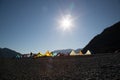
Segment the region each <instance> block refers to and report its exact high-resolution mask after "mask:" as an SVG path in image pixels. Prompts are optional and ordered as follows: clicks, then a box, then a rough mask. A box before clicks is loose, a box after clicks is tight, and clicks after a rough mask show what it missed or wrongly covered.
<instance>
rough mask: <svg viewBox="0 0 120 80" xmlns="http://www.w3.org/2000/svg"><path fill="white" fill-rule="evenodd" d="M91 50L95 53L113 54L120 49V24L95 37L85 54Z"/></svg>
mask: <svg viewBox="0 0 120 80" xmlns="http://www.w3.org/2000/svg"><path fill="white" fill-rule="evenodd" d="M88 49H89V50H91V51H92V52H93V53H113V52H115V51H116V50H119V49H120V22H118V23H116V24H114V25H112V26H111V27H108V28H106V29H104V31H103V32H102V33H101V34H98V35H97V36H95V37H94V38H93V39H92V40H91V41H90V42H89V43H88V45H86V47H84V48H83V52H86V50H88Z"/></svg>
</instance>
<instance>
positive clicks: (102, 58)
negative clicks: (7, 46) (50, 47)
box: [0, 53, 120, 80]
mask: <svg viewBox="0 0 120 80" xmlns="http://www.w3.org/2000/svg"><path fill="white" fill-rule="evenodd" d="M0 80H120V53H117V54H107V55H92V56H75V57H44V58H38V59H31V58H24V59H23V58H22V59H0Z"/></svg>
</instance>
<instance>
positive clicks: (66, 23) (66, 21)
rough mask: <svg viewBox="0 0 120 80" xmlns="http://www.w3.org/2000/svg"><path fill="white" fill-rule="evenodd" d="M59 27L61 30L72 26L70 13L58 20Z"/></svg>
mask: <svg viewBox="0 0 120 80" xmlns="http://www.w3.org/2000/svg"><path fill="white" fill-rule="evenodd" d="M60 27H61V28H62V29H63V30H69V29H71V27H72V19H71V15H66V16H63V17H62V19H61V20H60Z"/></svg>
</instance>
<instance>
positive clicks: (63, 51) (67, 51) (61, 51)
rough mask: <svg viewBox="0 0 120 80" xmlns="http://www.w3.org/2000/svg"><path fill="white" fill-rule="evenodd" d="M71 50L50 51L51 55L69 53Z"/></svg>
mask: <svg viewBox="0 0 120 80" xmlns="http://www.w3.org/2000/svg"><path fill="white" fill-rule="evenodd" d="M71 51H72V49H61V50H55V51H52V52H53V53H70V52H71Z"/></svg>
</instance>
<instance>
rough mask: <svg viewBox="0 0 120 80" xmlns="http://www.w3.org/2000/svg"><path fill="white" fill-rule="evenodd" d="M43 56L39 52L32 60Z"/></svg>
mask: <svg viewBox="0 0 120 80" xmlns="http://www.w3.org/2000/svg"><path fill="white" fill-rule="evenodd" d="M42 56H43V54H42V53H41V52H39V53H38V54H36V55H35V56H34V58H39V57H42Z"/></svg>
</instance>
